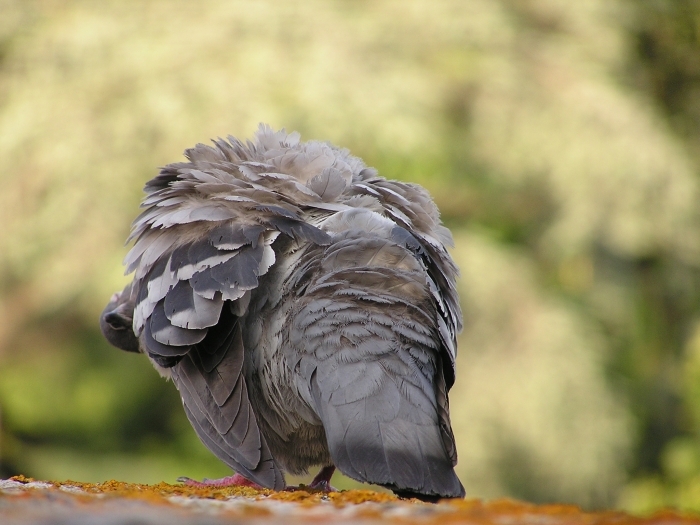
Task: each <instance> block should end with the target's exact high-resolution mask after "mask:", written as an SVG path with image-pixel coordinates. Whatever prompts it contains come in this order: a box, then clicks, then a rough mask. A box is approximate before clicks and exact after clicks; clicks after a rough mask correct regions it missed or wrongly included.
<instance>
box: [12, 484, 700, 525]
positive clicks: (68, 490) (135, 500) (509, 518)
mask: <svg viewBox="0 0 700 525" xmlns="http://www.w3.org/2000/svg"><path fill="white" fill-rule="evenodd" d="M244 522H245V523H255V524H260V525H265V524H268V523H285V524H290V525H294V524H297V523H298V524H301V523H305V524H306V523H331V522H332V523H348V524H349V523H362V524H369V523H380V522H382V523H383V522H395V523H401V524H412V523H419V524H423V525H430V524H433V523H440V524H448V523H470V524H479V525H482V524H483V525H486V524H497V525H512V524H516V523H517V524H521V523H522V524H533V525H534V524H546V525H559V524H574V525H577V524H581V525H604V524H615V525H622V524H635V525H647V524H649V525H651V524H664V525H672V524H691V523H692V524H700V516H692V515H686V514H680V513H677V512H674V511H664V512H660V513H657V514H655V515H653V516H648V517H635V516H630V515H627V514H624V513H622V512H617V511H609V512H597V513H590V512H582V511H581V510H580V509H579V508H578V507H575V506H572V505H531V504H527V503H522V502H517V501H512V500H494V501H491V502H482V501H480V500H459V501H457V500H451V501H443V502H441V503H438V504H434V505H432V504H426V503H421V502H419V501H417V500H400V499H397V498H395V497H394V496H391V495H388V494H382V493H377V492H373V491H365V490H349V491H342V492H335V493H330V494H325V493H320V492H313V491H306V490H303V487H302V488H301V489H300V490H296V491H283V492H273V491H269V490H255V489H251V488H249V487H235V488H231V487H227V488H192V487H184V486H182V485H168V484H166V483H160V484H157V485H139V484H132V483H122V482H117V481H108V482H106V483H101V484H90V483H79V482H74V481H65V482H47V481H36V480H33V479H30V478H25V477H22V476H16V477H14V478H10V479H7V480H0V523H1V524H3V525H19V524H22V525H26V524H37V525H63V524H66V525H69V524H70V525H83V524H85V525H87V524H90V525H93V524H94V525H141V524H143V525H151V524H160V523H167V524H169V525H189V524H195V523H196V524H201V525H218V524H224V523H228V524H231V523H244Z"/></svg>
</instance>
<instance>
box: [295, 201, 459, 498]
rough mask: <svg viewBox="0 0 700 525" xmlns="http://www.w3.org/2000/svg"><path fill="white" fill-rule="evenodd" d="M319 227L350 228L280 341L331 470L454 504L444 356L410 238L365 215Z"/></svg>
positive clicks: (328, 253)
mask: <svg viewBox="0 0 700 525" xmlns="http://www.w3.org/2000/svg"><path fill="white" fill-rule="evenodd" d="M343 215H344V216H343ZM326 226H327V227H329V228H331V229H332V228H341V227H343V226H347V227H348V228H349V230H348V231H347V232H346V233H345V234H342V235H338V236H336V237H334V242H333V244H332V245H331V246H330V247H328V248H327V249H325V251H324V254H323V257H322V258H321V260H320V261H319V263H318V272H317V274H316V275H315V276H313V277H312V278H310V279H308V280H307V281H306V282H305V283H304V288H303V292H302V293H301V294H300V297H299V307H298V308H299V310H298V312H297V313H296V315H295V316H294V321H293V323H292V327H291V332H290V342H291V346H292V347H293V348H298V349H303V350H301V351H300V352H299V355H298V356H297V357H296V360H294V358H293V356H290V362H292V363H293V364H294V365H295V366H297V367H298V371H299V376H300V378H301V379H300V391H302V390H303V388H304V382H306V385H307V388H308V391H309V398H310V404H311V405H312V406H314V407H315V409H316V411H317V413H318V415H319V417H320V418H321V420H322V421H323V426H324V429H325V431H326V436H327V439H328V445H329V448H330V452H331V456H332V458H333V461H334V463H335V465H336V466H337V467H338V468H340V470H341V471H342V472H343V473H344V474H346V475H348V476H350V477H352V478H354V479H357V480H361V481H366V482H370V483H377V484H380V485H384V486H387V487H389V488H391V489H393V490H395V491H396V492H398V493H400V494H405V495H420V496H421V497H428V498H431V497H461V496H463V495H464V489H463V487H462V485H461V483H460V482H459V479H458V478H457V476H456V474H455V472H454V468H453V466H454V464H455V462H456V451H455V445H454V437H453V435H452V431H451V429H450V424H449V415H448V408H447V387H446V382H445V375H444V370H445V369H448V370H451V367H444V366H443V361H442V359H443V357H447V356H448V355H449V353H448V352H447V351H446V350H445V348H444V344H443V342H442V341H441V338H440V336H439V327H438V325H439V323H438V318H439V316H440V314H439V313H438V310H439V306H438V304H437V301H436V300H435V298H434V291H433V286H432V285H431V284H430V280H431V279H430V278H429V277H428V276H427V274H426V265H425V262H424V257H422V256H420V255H419V254H418V251H419V248H420V242H419V240H418V239H416V238H415V237H413V236H412V235H411V234H410V233H409V232H407V231H406V230H405V229H403V228H401V227H399V226H397V225H396V224H395V223H394V222H392V221H389V220H387V219H386V218H383V217H380V216H379V215H378V214H376V213H373V212H369V211H365V212H361V211H353V212H351V213H343V214H339V215H337V216H336V217H334V219H333V221H332V222H331V221H329V222H328V223H327V224H326ZM397 228H398V229H397ZM301 268H304V266H301ZM301 280H302V279H300V281H301Z"/></svg>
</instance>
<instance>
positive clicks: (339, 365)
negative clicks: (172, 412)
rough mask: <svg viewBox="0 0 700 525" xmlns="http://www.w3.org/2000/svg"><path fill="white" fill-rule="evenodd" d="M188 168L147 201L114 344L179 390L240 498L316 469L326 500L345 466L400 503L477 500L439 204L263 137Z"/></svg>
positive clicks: (451, 274) (298, 143)
mask: <svg viewBox="0 0 700 525" xmlns="http://www.w3.org/2000/svg"><path fill="white" fill-rule="evenodd" d="M185 157H186V159H187V161H186V162H178V163H172V164H168V165H166V166H165V167H163V168H161V169H160V171H159V174H158V175H157V176H155V177H154V178H153V179H151V180H149V181H148V182H147V183H146V185H145V188H144V192H145V194H146V196H145V197H144V199H143V201H142V203H141V207H142V212H141V213H140V215H138V217H137V218H136V219H135V220H134V221H133V224H132V229H131V234H130V236H129V239H128V240H127V243H129V242H133V245H132V247H131V248H130V250H129V252H128V254H127V256H126V258H125V260H124V264H125V266H126V274H127V275H130V274H133V279H132V281H131V282H130V283H129V284H128V285H127V286H126V287H125V288H124V289H123V290H122V291H121V292H118V293H115V294H114V295H113V296H112V297H111V298H110V300H109V302H108V304H107V306H106V307H105V309H104V311H103V312H102V314H101V316H100V326H101V329H102V332H103V334H104V336H105V337H106V339H107V340H108V341H109V342H110V343H111V344H112V345H114V346H116V347H117V348H120V349H122V350H125V351H130V352H137V353H142V354H145V355H146V356H147V357H148V359H149V360H150V361H151V363H152V364H153V366H154V367H155V368H156V370H157V371H158V372H159V373H160V375H161V376H163V377H165V378H168V379H170V380H172V382H173V383H174V384H175V386H176V388H177V390H178V391H179V394H180V397H181V399H182V404H183V407H184V410H185V413H186V415H187V418H188V419H189V421H190V423H191V425H192V427H193V428H194V430H195V432H196V434H197V435H198V437H199V438H200V440H201V441H202V442H203V443H204V445H205V446H206V447H207V448H208V449H209V450H210V451H211V452H212V453H213V454H214V455H216V456H217V457H218V458H219V459H220V460H221V461H223V462H224V463H225V464H227V465H228V466H229V467H231V468H232V469H233V470H234V472H235V475H234V476H232V477H229V478H225V479H226V482H227V483H230V484H255V485H258V486H260V487H266V488H269V489H274V490H283V489H285V487H286V481H285V473H289V474H295V475H296V474H303V473H307V472H308V470H309V468H310V467H314V466H315V467H320V469H321V470H320V472H319V474H318V476H316V478H315V479H314V482H313V483H312V484H311V486H312V487H315V488H324V489H326V490H331V489H332V487H331V486H330V477H331V476H332V475H333V472H334V471H335V469H336V468H337V469H339V470H340V471H341V472H342V473H343V474H345V475H346V476H348V477H350V478H352V479H355V480H358V481H360V482H365V483H371V484H376V485H381V486H384V487H386V488H388V489H391V490H393V491H394V492H395V493H396V494H397V495H398V496H401V497H416V498H419V499H422V500H425V501H436V500H438V499H440V498H462V497H464V495H465V490H464V487H463V485H462V483H461V482H460V480H459V478H458V476H457V474H456V472H455V468H454V467H455V465H456V464H457V449H456V445H455V438H454V434H453V431H452V427H451V422H450V413H449V399H448V392H449V390H450V388H451V387H452V385H453V384H454V381H455V360H456V354H457V334H458V333H459V332H460V330H461V329H462V324H463V320H462V312H461V309H460V305H459V298H458V294H457V287H456V279H457V277H458V268H457V266H456V264H455V262H454V261H453V259H452V257H451V256H450V254H449V252H448V247H451V246H453V239H452V235H451V233H450V231H449V229H448V228H446V227H445V226H444V225H443V224H442V222H441V220H440V215H439V211H438V209H437V207H436V205H435V203H434V201H433V200H432V198H431V197H430V195H429V193H428V192H427V191H426V190H425V189H424V188H422V187H421V186H419V185H417V184H413V183H407V182H400V181H395V180H388V179H385V178H383V177H381V176H379V175H378V172H377V171H376V170H375V169H373V168H370V167H367V166H366V165H365V164H364V162H363V161H362V160H361V159H359V158H358V157H355V156H353V155H351V154H350V152H349V151H348V150H347V149H342V148H339V147H336V146H334V145H332V144H330V143H328V142H322V141H317V140H309V141H306V142H304V141H302V140H301V138H300V135H299V133H297V132H292V133H287V132H286V131H285V130H284V129H282V130H278V131H276V130H273V129H272V128H271V127H270V126H269V125H265V124H261V125H260V126H259V128H258V129H257V131H256V133H255V134H254V136H253V138H252V140H247V141H245V142H243V141H241V140H239V139H237V138H235V137H232V136H229V137H228V138H227V139H222V138H218V139H215V140H213V141H212V145H204V144H197V145H196V146H195V147H193V148H190V149H187V150H186V151H185ZM185 480H186V481H192V480H187V478H185ZM202 483H206V481H205V482H202Z"/></svg>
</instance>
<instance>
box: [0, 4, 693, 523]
mask: <svg viewBox="0 0 700 525" xmlns="http://www.w3.org/2000/svg"><path fill="white" fill-rule="evenodd" d="M261 121H262V122H267V123H269V124H271V125H272V126H273V127H275V128H281V127H284V128H286V129H287V130H288V131H291V130H298V131H299V132H301V134H302V137H303V138H304V139H322V140H329V141H332V142H333V143H335V144H337V145H340V146H343V147H347V148H349V149H350V150H351V151H352V152H353V153H354V154H356V155H358V156H360V157H362V158H363V159H364V160H365V161H366V163H367V164H369V165H371V166H374V167H376V168H378V170H379V172H380V174H382V175H384V176H385V177H387V178H397V179H402V180H406V181H413V182H418V183H420V184H423V185H424V186H426V187H427V188H428V189H429V190H430V191H431V193H432V194H433V196H434V197H435V199H436V201H437V203H438V205H439V207H440V209H441V210H442V216H443V220H444V222H445V223H446V224H447V225H448V226H449V227H450V228H451V229H452V231H453V233H454V236H455V241H456V247H455V249H454V251H453V254H454V256H455V258H456V259H457V262H458V264H459V266H460V267H461V271H462V276H461V280H460V282H459V287H460V293H461V297H462V305H463V308H464V312H465V320H466V328H465V330H464V332H463V333H462V335H461V339H460V349H459V352H460V353H459V362H458V377H457V384H456V385H455V387H454V389H453V390H452V393H451V407H452V414H453V416H452V417H453V423H454V429H455V434H456V436H457V441H458V449H459V454H460V461H459V465H458V471H459V474H460V476H461V478H462V481H463V483H464V485H465V486H466V488H467V492H468V494H469V495H470V496H480V497H488V498H491V497H496V496H502V495H509V496H513V497H517V498H523V499H526V500H529V501H533V502H550V501H567V502H574V503H579V504H581V505H583V506H584V507H586V508H600V507H606V506H610V507H621V508H624V509H628V510H632V511H636V512H646V511H650V510H653V509H655V508H659V507H661V506H664V505H673V506H678V507H681V508H685V509H696V510H697V509H700V186H699V183H700V3H698V2H697V1H695V0H656V1H652V0H581V1H579V2H571V1H570V0H373V1H371V2H370V1H359V0H354V1H351V0H327V1H313V0H312V1H306V2H298V3H292V2H277V1H274V0H258V1H255V2H253V1H248V2H241V1H231V0H220V1H217V0H205V1H203V2H188V1H184V0H183V1H178V0H171V1H165V0H151V1H145V0H144V1H137V0H102V1H100V2H91V1H87V0H86V1H78V0H64V1H49V0H47V1H39V0H0V224H1V226H0V419H1V434H0V474H2V476H9V475H13V474H18V473H23V474H26V475H28V476H34V477H37V478H43V479H59V480H65V479H69V478H70V479H78V480H81V481H103V480H106V479H112V478H116V479H120V480H124V481H138V482H157V481H161V480H165V481H169V482H174V480H175V478H176V477H177V476H180V475H188V476H190V477H193V478H201V477H203V476H208V477H216V476H222V475H226V474H227V473H228V469H227V468H226V467H225V466H223V465H222V464H221V463H220V462H218V460H216V459H215V458H214V457H213V456H212V455H211V454H209V453H208V452H207V451H206V449H204V447H203V446H201V445H200V444H199V442H198V440H197V438H196V437H195V435H194V433H193V431H192V430H191V429H190V426H189V424H188V423H187V421H186V419H185V416H184V414H183V411H182V408H181V405H180V401H179V398H178V395H177V392H176V391H175V389H174V387H173V386H172V385H171V384H169V383H166V382H164V381H163V380H161V379H160V378H159V377H158V376H157V374H156V373H155V371H154V370H152V368H151V366H150V364H149V363H148V362H147V361H146V360H145V359H144V358H143V357H142V356H138V355H132V354H128V353H124V352H119V351H118V350H115V349H113V348H111V347H109V346H108V345H107V343H106V342H105V341H104V340H103V339H102V337H101V335H100V333H99V327H98V322H97V319H98V315H99V312H100V311H101V309H102V308H103V306H104V305H105V304H106V302H107V301H108V299H109V297H110V295H111V293H112V292H114V291H115V290H118V289H121V287H122V286H123V285H124V284H125V283H126V282H127V278H126V277H124V276H123V268H122V266H121V260H122V258H123V257H124V255H125V254H126V252H127V248H126V247H125V246H124V240H125V239H126V237H127V235H128V231H129V226H130V222H131V220H132V219H133V218H134V217H135V216H136V214H137V213H138V205H139V201H140V199H141V197H142V193H141V189H142V187H143V184H144V183H145V181H146V180H148V179H150V178H151V177H153V176H154V175H155V174H156V173H157V168H158V167H159V166H162V165H164V164H167V163H169V162H175V161H179V160H181V159H182V151H183V150H184V149H185V148H187V147H190V146H192V145H194V144H195V143H197V142H208V140H209V139H210V138H214V137H218V136H226V135H227V134H233V135H235V136H238V137H241V138H245V137H249V136H251V135H252V133H253V132H254V130H255V129H256V127H257V124H258V123H259V122H261ZM334 483H335V484H337V485H339V486H341V487H345V486H349V484H348V483H349V482H347V480H342V479H339V478H338V477H336V478H334Z"/></svg>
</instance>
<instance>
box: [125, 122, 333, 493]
mask: <svg viewBox="0 0 700 525" xmlns="http://www.w3.org/2000/svg"><path fill="white" fill-rule="evenodd" d="M267 131H268V130H262V132H261V133H259V136H258V142H257V143H256V144H251V143H249V144H248V145H243V144H242V143H240V142H239V141H237V140H236V139H232V138H231V139H230V141H231V142H224V141H217V142H216V147H214V148H212V147H207V146H203V145H198V146H197V147H196V148H194V149H192V150H188V151H187V153H186V154H187V156H188V158H189V159H190V162H188V163H180V164H171V165H169V166H166V167H165V168H163V169H162V170H161V173H160V174H159V175H158V176H157V177H156V178H155V179H153V180H151V181H150V182H149V183H148V184H147V185H146V188H145V190H146V192H147V193H148V195H147V197H146V198H145V200H144V203H143V207H144V208H145V210H144V211H143V213H142V214H141V215H140V216H139V217H138V218H137V219H136V221H135V222H134V225H133V230H132V236H131V238H132V239H135V244H134V246H133V248H132V249H131V251H130V252H129V254H128V255H127V258H126V260H125V264H126V265H127V271H129V272H131V271H133V272H134V273H135V275H134V282H133V291H134V294H135V297H136V299H135V301H134V302H135V306H134V314H133V331H134V333H135V334H136V336H138V338H139V341H140V344H141V348H142V349H143V351H144V352H145V353H147V354H148V355H149V357H150V358H151V359H152V360H153V361H154V362H155V363H157V364H158V365H159V366H161V367H164V368H169V369H170V375H171V377H172V379H173V381H174V382H175V384H176V386H177V388H178V390H179V392H180V395H181V397H182V401H183V404H184V406H185V410H186V413H187V416H188V418H189V420H190V422H191V423H192V426H193V427H194V429H195V430H196V432H197V434H198V435H199V437H200V439H201V440H202V441H203V442H204V444H205V445H206V446H207V447H208V448H209V449H210V450H211V451H212V452H214V453H215V454H216V455H217V456H218V457H219V458H221V459H222V460H223V461H224V462H226V463H227V464H229V465H230V466H231V467H232V468H233V469H234V470H236V471H238V472H240V473H242V474H243V475H245V476H246V477H248V478H249V479H251V480H253V481H255V482H256V483H258V484H260V485H262V486H265V487H271V488H275V489H281V488H283V487H284V479H283V476H282V473H281V471H280V469H279V467H278V465H277V464H276V463H275V460H274V458H273V457H272V456H271V454H270V451H269V448H268V446H267V443H266V441H265V437H264V435H263V434H262V433H261V431H260V427H259V424H258V421H257V419H256V414H255V412H254V411H253V407H252V406H251V402H250V399H249V396H248V389H247V385H246V380H245V377H244V372H243V371H244V368H245V363H246V362H248V361H251V362H252V360H250V359H248V358H247V357H246V350H245V348H244V347H243V338H242V330H243V327H242V326H241V323H240V321H239V318H240V317H241V316H242V315H244V314H245V312H246V310H247V306H248V303H249V301H250V297H251V294H252V293H254V292H255V290H256V288H257V287H258V286H259V285H260V278H261V277H262V276H264V275H265V274H266V273H267V272H268V269H269V268H270V267H271V265H273V264H274V263H275V260H276V254H275V251H274V249H273V246H272V245H273V243H274V241H275V239H276V238H277V236H278V235H280V234H282V235H286V236H289V237H292V238H294V239H296V240H297V241H299V242H300V243H316V244H327V243H328V242H329V241H328V239H329V238H328V235H327V234H326V233H324V232H323V231H321V230H320V229H318V228H316V227H314V226H312V225H311V224H309V223H307V221H306V220H305V219H304V218H303V217H302V213H301V206H302V205H303V203H304V202H309V201H322V200H323V199H324V198H325V197H324V194H325V195H326V196H327V197H328V198H332V197H333V196H334V194H335V193H336V192H337V190H338V188H339V187H340V188H341V190H342V188H344V187H345V184H346V182H345V178H344V175H342V174H341V173H340V172H338V173H336V172H335V171H333V170H332V169H330V168H329V169H326V170H325V171H324V170H320V171H321V173H320V176H317V175H314V176H308V177H307V179H306V180H304V179H303V178H302V179H300V176H299V174H298V173H292V174H283V173H280V165H279V164H280V163H286V169H287V171H289V172H293V171H294V169H295V166H296V164H295V161H296V157H294V156H292V157H289V158H286V159H285V158H277V159H276V160H275V159H272V160H271V159H269V158H267V157H266V156H265V153H266V152H268V153H269V148H270V147H271V146H270V144H266V143H265V141H268V142H270V141H272V142H273V143H274V142H275V141H277V142H276V144H277V147H278V148H279V149H281V150H284V149H285V148H287V147H289V146H290V144H289V143H286V142H284V141H285V140H289V141H292V142H293V141H294V140H295V137H294V136H287V135H284V134H281V135H280V134H279V133H278V134H273V133H271V132H270V133H267ZM266 133H267V134H266ZM270 135H272V137H271V136H270ZM302 153H303V152H302ZM275 162H276V163H277V164H275ZM301 165H302V164H300V166H301ZM300 169H301V168H300ZM336 171H338V170H336ZM324 174H325V175H324ZM300 180H301V182H300Z"/></svg>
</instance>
